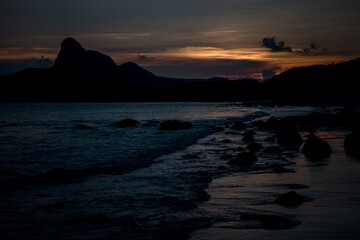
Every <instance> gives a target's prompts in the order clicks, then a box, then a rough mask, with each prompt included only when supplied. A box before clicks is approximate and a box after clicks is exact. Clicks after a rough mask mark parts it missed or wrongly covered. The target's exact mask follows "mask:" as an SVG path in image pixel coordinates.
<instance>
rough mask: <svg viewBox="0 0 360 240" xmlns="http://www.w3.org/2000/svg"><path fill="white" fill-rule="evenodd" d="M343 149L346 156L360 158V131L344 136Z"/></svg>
mask: <svg viewBox="0 0 360 240" xmlns="http://www.w3.org/2000/svg"><path fill="white" fill-rule="evenodd" d="M344 148H345V151H346V153H347V154H348V155H350V156H355V157H359V156H360V131H354V132H352V133H351V134H348V135H346V137H345V140H344Z"/></svg>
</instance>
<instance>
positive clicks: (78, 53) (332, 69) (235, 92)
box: [0, 38, 360, 103]
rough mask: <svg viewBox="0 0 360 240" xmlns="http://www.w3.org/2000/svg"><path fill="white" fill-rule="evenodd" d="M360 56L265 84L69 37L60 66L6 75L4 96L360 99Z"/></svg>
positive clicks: (26, 98)
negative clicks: (151, 64)
mask: <svg viewBox="0 0 360 240" xmlns="http://www.w3.org/2000/svg"><path fill="white" fill-rule="evenodd" d="M359 68H360V58H359V59H355V60H352V61H349V62H344V63H340V64H336V65H335V64H332V65H319V66H311V67H303V68H293V69H290V70H288V71H285V72H283V73H281V74H279V75H277V76H275V77H273V78H271V79H269V80H267V81H266V82H265V83H264V84H262V83H260V82H259V81H257V80H254V79H240V80H229V79H226V78H221V77H214V78H210V79H182V78H167V77H159V76H156V75H154V74H153V73H151V72H149V71H147V70H146V69H144V68H142V67H140V66H138V65H137V64H135V63H133V62H127V63H123V64H121V65H117V64H116V63H115V62H114V61H113V59H111V58H110V57H109V56H107V55H105V54H102V53H100V52H97V51H93V50H86V49H84V48H83V47H82V46H81V44H80V43H79V42H77V41H76V40H75V39H74V38H66V39H65V40H64V41H63V42H62V43H61V48H60V51H59V53H58V56H57V58H56V60H55V64H54V66H52V67H51V68H48V69H40V68H29V69H25V70H23V71H20V72H17V73H13V74H10V75H7V76H2V77H0V84H1V90H0V101H2V102H7V101H14V102H19V101H24V102H27V101H240V100H247V99H257V100H259V99H273V100H274V101H276V102H278V103H296V102H301V101H322V100H334V99H335V100H336V99H346V100H353V99H360V97H359V93H358V91H357V89H358V88H357V85H358V84H357V82H358V81H359V79H358V73H357V71H358V69H359Z"/></svg>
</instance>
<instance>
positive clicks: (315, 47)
mask: <svg viewBox="0 0 360 240" xmlns="http://www.w3.org/2000/svg"><path fill="white" fill-rule="evenodd" d="M319 47H320V46H319V45H317V44H315V43H311V44H310V49H311V50H317V49H319Z"/></svg>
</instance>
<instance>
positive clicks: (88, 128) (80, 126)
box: [74, 124, 94, 130]
mask: <svg viewBox="0 0 360 240" xmlns="http://www.w3.org/2000/svg"><path fill="white" fill-rule="evenodd" d="M74 129H76V130H90V129H94V128H92V127H89V126H87V125H85V124H78V125H76V126H75V127H74Z"/></svg>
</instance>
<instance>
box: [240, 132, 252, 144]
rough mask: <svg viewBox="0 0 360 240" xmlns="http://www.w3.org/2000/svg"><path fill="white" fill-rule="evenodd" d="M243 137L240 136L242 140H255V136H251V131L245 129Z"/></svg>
mask: <svg viewBox="0 0 360 240" xmlns="http://www.w3.org/2000/svg"><path fill="white" fill-rule="evenodd" d="M242 135H243V136H244V137H243V138H242V141H243V142H255V138H254V136H253V132H252V131H246V132H244V133H243V134H242Z"/></svg>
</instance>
